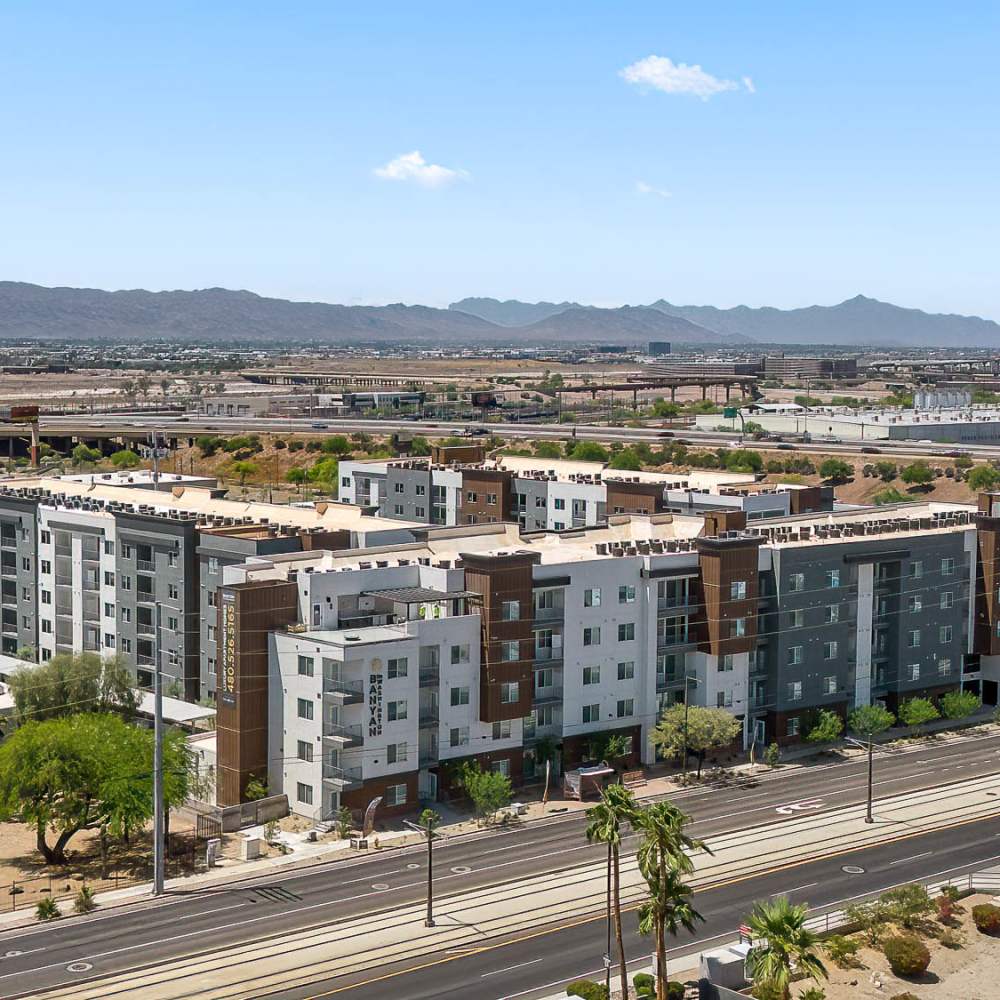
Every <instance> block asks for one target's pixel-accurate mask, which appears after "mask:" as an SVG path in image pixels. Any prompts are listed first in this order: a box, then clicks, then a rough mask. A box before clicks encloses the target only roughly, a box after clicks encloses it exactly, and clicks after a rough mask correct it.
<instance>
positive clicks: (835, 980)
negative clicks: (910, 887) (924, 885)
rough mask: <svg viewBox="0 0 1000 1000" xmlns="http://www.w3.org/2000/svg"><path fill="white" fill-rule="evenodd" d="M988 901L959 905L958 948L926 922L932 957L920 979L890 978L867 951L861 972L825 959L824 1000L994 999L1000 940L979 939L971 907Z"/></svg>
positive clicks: (998, 990)
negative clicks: (902, 999)
mask: <svg viewBox="0 0 1000 1000" xmlns="http://www.w3.org/2000/svg"><path fill="white" fill-rule="evenodd" d="M991 902H996V900H995V899H994V898H993V897H991V896H986V895H981V894H980V895H974V896H969V897H967V898H966V899H963V900H962V901H961V903H960V906H961V912H960V913H956V915H955V918H954V920H955V926H954V929H955V930H957V931H958V933H959V935H960V936H961V939H962V941H963V944H962V947H960V948H945V947H944V946H943V945H942V944H941V942H940V941H939V940H937V936H936V935H937V934H939V933H940V932H941V931H942V930H943V929H944V928H943V927H942V926H941V924H939V923H938V922H937V920H930V921H928V925H927V930H928V933H923V934H921V935H920V937H921V938H922V940H923V941H924V943H925V944H926V945H927V948H928V950H929V951H930V953H931V964H930V967H929V968H928V970H927V972H926V973H924V975H923V976H920V977H917V978H914V979H900V978H898V977H896V976H894V975H893V974H892V972H891V971H890V970H889V963H888V962H887V961H886V958H885V956H884V955H883V954H882V952H881V951H875V950H873V949H871V948H868V947H864V948H862V949H861V951H859V952H858V954H857V956H856V957H857V959H858V963H859V967H855V968H851V969H840V968H838V967H837V966H836V965H834V964H833V962H831V961H829V960H828V959H826V957H825V956H824V961H825V964H826V966H827V969H828V971H829V973H830V979H829V981H828V982H824V983H821V986H822V988H823V989H824V990H825V991H826V1000H861V998H870V997H872V998H873V997H880V998H882V1000H888V998H891V997H894V996H896V995H897V994H900V993H912V994H913V995H914V996H915V997H917V998H918V1000H997V998H1000V938H995V937H990V936H988V935H986V934H981V933H980V932H979V931H977V930H976V927H975V924H974V923H973V922H972V907H973V906H974V905H976V904H977V903H991ZM876 984H881V985H880V986H879V985H876ZM805 985H811V984H800V991H801V988H804V987H805Z"/></svg>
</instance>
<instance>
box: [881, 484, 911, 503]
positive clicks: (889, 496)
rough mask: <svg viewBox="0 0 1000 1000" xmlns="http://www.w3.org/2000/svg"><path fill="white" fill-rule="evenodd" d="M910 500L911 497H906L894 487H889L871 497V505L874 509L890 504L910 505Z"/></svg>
mask: <svg viewBox="0 0 1000 1000" xmlns="http://www.w3.org/2000/svg"><path fill="white" fill-rule="evenodd" d="M912 499H913V498H912V497H910V496H907V495H906V494H905V493H901V492H900V491H899V490H897V489H896V488H895V487H893V486H890V487H889V488H888V489H884V490H879V491H878V492H877V493H876V494H875V495H874V496H873V497H872V503H874V504H875V506H876V507H884V506H885V505H886V504H890V503H910V502H911V501H912Z"/></svg>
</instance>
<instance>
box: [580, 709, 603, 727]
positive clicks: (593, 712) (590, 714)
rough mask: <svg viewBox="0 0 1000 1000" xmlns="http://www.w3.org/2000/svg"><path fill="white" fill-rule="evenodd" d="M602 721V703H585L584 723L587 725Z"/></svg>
mask: <svg viewBox="0 0 1000 1000" xmlns="http://www.w3.org/2000/svg"><path fill="white" fill-rule="evenodd" d="M600 721H601V706H600V705H584V706H583V724H584V725H587V724H588V723H591V722H600Z"/></svg>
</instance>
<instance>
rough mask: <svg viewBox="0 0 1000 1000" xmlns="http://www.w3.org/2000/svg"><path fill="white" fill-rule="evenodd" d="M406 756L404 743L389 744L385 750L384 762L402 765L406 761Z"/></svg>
mask: <svg viewBox="0 0 1000 1000" xmlns="http://www.w3.org/2000/svg"><path fill="white" fill-rule="evenodd" d="M406 756H407V749H406V744H405V743H390V744H389V745H388V746H387V747H386V748H385V762H386V763H387V764H402V763H403V761H405V760H406Z"/></svg>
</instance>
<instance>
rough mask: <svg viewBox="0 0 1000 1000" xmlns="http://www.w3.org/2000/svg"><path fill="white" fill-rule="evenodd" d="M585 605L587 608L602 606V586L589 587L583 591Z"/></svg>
mask: <svg viewBox="0 0 1000 1000" xmlns="http://www.w3.org/2000/svg"><path fill="white" fill-rule="evenodd" d="M583 606H584V607H585V608H599V607H600V606H601V588H600V587H588V588H587V589H586V590H585V591H584V592H583Z"/></svg>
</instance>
